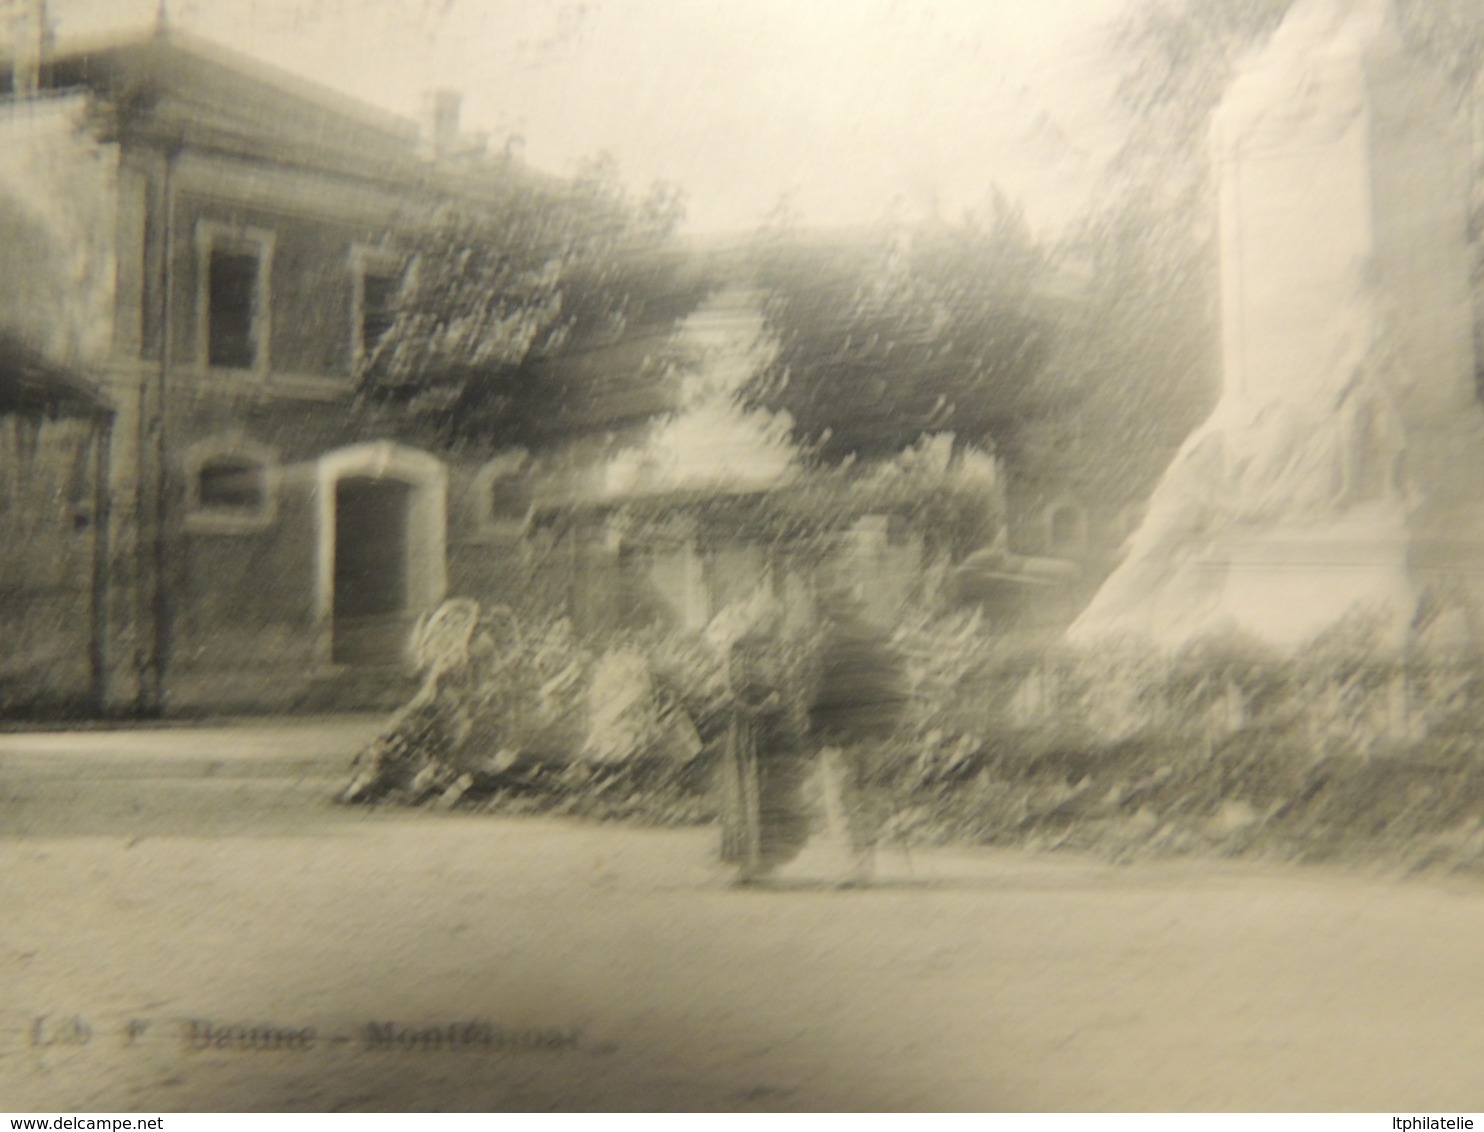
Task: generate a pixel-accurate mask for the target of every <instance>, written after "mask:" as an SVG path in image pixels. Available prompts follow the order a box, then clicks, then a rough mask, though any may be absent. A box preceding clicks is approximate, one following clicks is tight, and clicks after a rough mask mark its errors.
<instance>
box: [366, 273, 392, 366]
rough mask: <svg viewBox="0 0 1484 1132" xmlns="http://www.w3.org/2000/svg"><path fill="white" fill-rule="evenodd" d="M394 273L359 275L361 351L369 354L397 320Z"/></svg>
mask: <svg viewBox="0 0 1484 1132" xmlns="http://www.w3.org/2000/svg"><path fill="white" fill-rule="evenodd" d="M400 283H401V280H400V279H399V278H398V277H397V276H396V275H391V274H385V273H376V274H371V273H368V274H366V275H364V276H362V277H361V351H362V353H364V354H369V353H371V352H372V351H373V350H375V349H376V347H377V346H378V345H379V344H380V343H381V340H382V338H384V337H385V336H386V332H387V331H388V330H390V329H391V328H392V323H394V322H396V321H397V308H396V302H397V287H398V286H399V285H400Z"/></svg>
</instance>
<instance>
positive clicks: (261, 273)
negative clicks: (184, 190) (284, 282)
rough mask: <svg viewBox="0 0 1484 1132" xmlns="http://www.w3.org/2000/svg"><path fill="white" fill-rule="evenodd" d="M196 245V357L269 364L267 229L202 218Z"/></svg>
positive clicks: (246, 365)
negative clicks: (197, 298)
mask: <svg viewBox="0 0 1484 1132" xmlns="http://www.w3.org/2000/svg"><path fill="white" fill-rule="evenodd" d="M196 239H197V245H198V247H199V249H200V272H201V273H200V280H201V284H200V297H199V303H200V321H199V323H198V326H199V334H200V339H199V340H200V355H199V356H200V360H201V364H202V365H205V366H208V367H211V368H213V369H236V370H262V369H265V368H266V367H267V364H268V323H269V317H268V316H269V312H268V295H269V288H268V272H269V265H270V263H271V257H272V250H273V240H272V236H271V234H269V233H267V232H262V231H259V230H257V229H244V228H238V227H235V226H229V225H225V224H214V223H210V222H206V221H203V222H201V223H200V224H198V225H197V233H196Z"/></svg>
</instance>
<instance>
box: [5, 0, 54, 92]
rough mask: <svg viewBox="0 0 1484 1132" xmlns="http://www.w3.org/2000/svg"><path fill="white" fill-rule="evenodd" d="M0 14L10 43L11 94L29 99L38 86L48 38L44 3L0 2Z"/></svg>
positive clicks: (26, 0)
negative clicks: (2, 14)
mask: <svg viewBox="0 0 1484 1132" xmlns="http://www.w3.org/2000/svg"><path fill="white" fill-rule="evenodd" d="M0 12H3V13H4V26H5V34H6V35H7V36H8V38H9V39H10V57H11V92H12V93H13V94H14V95H15V97H17V98H29V97H31V96H33V95H35V93H36V91H37V89H38V87H39V86H40V85H41V59H42V55H43V54H44V53H45V49H46V46H47V40H48V39H49V37H50V34H51V24H50V21H48V20H47V16H46V0H0Z"/></svg>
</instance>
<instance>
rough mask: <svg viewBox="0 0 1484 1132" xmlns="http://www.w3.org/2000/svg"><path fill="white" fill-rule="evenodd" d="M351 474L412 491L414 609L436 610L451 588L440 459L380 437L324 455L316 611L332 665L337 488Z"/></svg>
mask: <svg viewBox="0 0 1484 1132" xmlns="http://www.w3.org/2000/svg"><path fill="white" fill-rule="evenodd" d="M347 477H365V478H368V479H380V480H389V481H393V482H396V483H402V484H406V485H407V486H408V487H410V488H411V489H412V500H411V505H410V512H409V514H408V524H407V588H408V604H409V611H410V612H412V613H414V614H418V615H421V614H426V613H431V612H432V611H433V610H434V609H437V608H438V605H439V603H440V602H441V601H442V600H443V598H444V595H445V594H446V593H447V591H448V560H447V530H448V502H447V498H448V472H447V470H446V469H445V468H444V466H443V462H442V461H441V460H439V459H438V458H437V457H435V456H432V455H430V454H428V453H427V452H423V451H420V450H419V449H416V448H408V447H406V446H405V445H401V444H396V443H394V442H392V441H390V440H378V441H373V442H371V443H367V444H354V445H351V446H350V447H348V448H337V449H336V450H335V451H333V452H327V453H325V454H324V455H323V456H321V457H320V458H319V461H318V465H317V467H316V469H315V493H316V495H317V497H318V498H317V501H316V512H317V514H316V519H317V525H318V530H317V532H316V534H317V541H318V547H317V552H316V557H315V610H316V617H317V621H318V623H319V625H320V626H321V630H322V631H321V634H320V635H321V646H320V647H321V651H322V654H323V660H324V661H325V663H327V664H328V663H330V655H331V649H332V646H333V634H334V619H335V489H336V485H337V484H338V483H339V482H340V481H341V480H342V479H345V478H347Z"/></svg>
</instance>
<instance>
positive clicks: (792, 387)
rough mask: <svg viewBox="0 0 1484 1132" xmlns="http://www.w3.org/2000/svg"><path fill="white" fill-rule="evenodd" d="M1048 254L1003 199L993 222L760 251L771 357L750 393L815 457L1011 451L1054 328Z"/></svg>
mask: <svg viewBox="0 0 1484 1132" xmlns="http://www.w3.org/2000/svg"><path fill="white" fill-rule="evenodd" d="M1045 266H1046V265H1045V261H1044V257H1043V255H1042V252H1041V250H1040V249H1039V248H1038V247H1037V246H1036V245H1035V243H1034V241H1033V240H1032V239H1031V237H1030V234H1029V232H1028V231H1027V229H1026V226H1025V224H1024V222H1023V220H1022V219H1021V217H1020V216H1019V214H1018V213H1016V212H1014V211H1013V210H1012V209H1010V208H1009V207H1008V206H1007V205H1005V204H1004V202H1003V201H1000V202H998V203H997V207H996V208H995V210H994V211H993V213H992V214H991V215H990V217H989V218H988V219H980V218H976V217H969V218H966V219H964V220H963V221H961V222H959V223H955V224H948V223H942V222H936V223H932V224H924V225H920V226H917V227H916V228H913V229H910V230H906V231H902V230H898V231H888V230H883V231H880V232H876V233H872V234H870V235H868V236H865V237H863V238H859V239H854V240H850V239H842V240H840V241H838V242H835V243H832V244H826V243H824V242H823V241H821V240H806V239H801V238H798V237H790V236H789V235H787V234H778V233H774V234H773V235H772V238H770V239H766V240H764V241H763V242H762V243H761V244H760V247H759V251H758V277H759V281H760V283H761V285H762V287H763V288H764V290H765V292H766V294H767V300H766V308H765V309H766V321H767V325H768V328H769V330H770V331H771V332H772V333H773V334H774V335H775V336H776V337H777V340H778V352H777V356H776V358H775V359H774V360H773V362H772V363H771V364H770V365H769V366H767V367H766V368H765V369H764V370H763V371H762V372H760V373H759V374H757V375H756V376H755V377H754V379H753V380H752V381H751V382H750V383H749V384H748V385H747V386H746V387H745V388H744V390H743V396H744V401H745V403H746V404H747V405H748V407H751V408H763V409H768V410H771V411H778V410H784V411H787V412H788V413H789V414H790V416H791V417H792V419H793V422H794V438H795V440H796V441H797V442H798V443H799V444H800V445H801V446H804V447H805V448H806V449H808V450H810V451H812V453H813V454H814V455H815V456H816V457H817V458H818V459H820V460H822V461H824V462H826V463H838V462H840V461H842V460H845V459H847V458H850V457H859V458H861V459H875V458H881V457H887V456H892V455H894V454H895V453H897V452H900V451H902V450H904V449H906V448H908V447H910V446H911V445H913V444H914V443H915V442H916V441H917V440H918V439H919V438H920V437H922V436H924V435H926V434H928V433H942V432H952V433H953V434H954V435H955V436H957V438H958V439H959V440H960V441H961V442H964V443H972V444H976V445H979V446H982V447H987V448H992V449H997V450H999V451H1000V452H1001V453H1002V454H1005V453H1007V452H1009V451H1011V450H1013V448H1014V446H1015V444H1016V440H1017V437H1018V429H1019V426H1020V423H1021V422H1022V421H1023V419H1024V418H1025V416H1026V414H1027V413H1029V412H1031V411H1032V409H1033V406H1034V403H1035V400H1036V397H1037V396H1038V394H1039V392H1040V390H1038V388H1037V387H1036V385H1035V382H1034V380H1033V379H1034V377H1035V375H1036V373H1037V371H1038V370H1039V369H1040V367H1041V366H1042V364H1043V363H1044V361H1045V358H1046V356H1047V351H1048V347H1049V342H1050V327H1049V322H1048V319H1047V317H1046V316H1045V313H1044V312H1043V311H1042V310H1040V309H1039V308H1038V305H1037V299H1036V296H1035V285H1036V282H1037V280H1038V279H1039V277H1040V276H1041V273H1042V272H1043V271H1044V269H1045Z"/></svg>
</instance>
